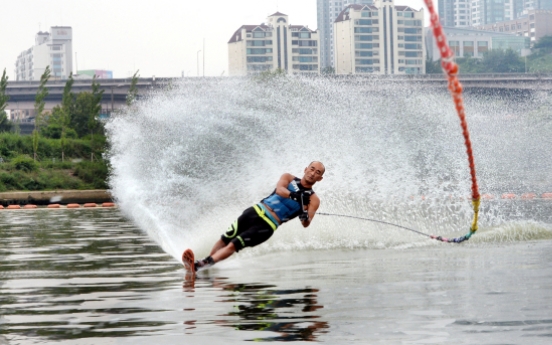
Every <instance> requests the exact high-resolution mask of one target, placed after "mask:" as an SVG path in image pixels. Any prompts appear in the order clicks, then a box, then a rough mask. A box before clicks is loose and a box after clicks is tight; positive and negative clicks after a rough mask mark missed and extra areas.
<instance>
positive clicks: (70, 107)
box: [58, 72, 75, 162]
mask: <svg viewBox="0 0 552 345" xmlns="http://www.w3.org/2000/svg"><path fill="white" fill-rule="evenodd" d="M74 82H75V80H74V79H73V72H71V73H69V79H67V82H66V83H65V87H64V89H63V96H62V98H61V112H60V114H59V120H58V123H59V125H60V126H61V138H60V143H61V161H62V162H63V161H65V149H66V148H67V147H66V146H67V140H66V138H67V129H68V127H69V124H70V122H71V115H72V114H73V112H74V110H75V95H74V94H73V93H72V92H71V89H72V88H73V83H74Z"/></svg>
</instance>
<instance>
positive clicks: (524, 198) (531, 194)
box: [521, 193, 537, 200]
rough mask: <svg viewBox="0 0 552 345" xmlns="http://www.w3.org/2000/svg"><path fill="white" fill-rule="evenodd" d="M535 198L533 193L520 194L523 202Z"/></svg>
mask: <svg viewBox="0 0 552 345" xmlns="http://www.w3.org/2000/svg"><path fill="white" fill-rule="evenodd" d="M536 196H537V194H535V193H523V194H521V198H522V199H523V200H531V199H535V197H536Z"/></svg>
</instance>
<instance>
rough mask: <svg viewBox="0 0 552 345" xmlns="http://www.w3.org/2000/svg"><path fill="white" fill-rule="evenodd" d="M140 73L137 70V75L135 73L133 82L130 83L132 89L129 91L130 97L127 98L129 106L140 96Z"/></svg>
mask: <svg viewBox="0 0 552 345" xmlns="http://www.w3.org/2000/svg"><path fill="white" fill-rule="evenodd" d="M138 72H140V70H137V71H136V73H134V75H133V76H132V80H131V81H130V88H129V89H128V95H127V98H126V104H127V105H131V104H132V103H134V101H135V100H136V96H138V78H140V75H139V74H138Z"/></svg>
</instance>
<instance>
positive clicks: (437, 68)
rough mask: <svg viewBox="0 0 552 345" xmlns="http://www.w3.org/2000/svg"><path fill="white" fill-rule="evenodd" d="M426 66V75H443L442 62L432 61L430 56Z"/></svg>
mask: <svg viewBox="0 0 552 345" xmlns="http://www.w3.org/2000/svg"><path fill="white" fill-rule="evenodd" d="M425 65H426V74H430V73H443V68H442V67H441V60H437V61H431V58H430V57H429V55H428V56H427V59H426V62H425Z"/></svg>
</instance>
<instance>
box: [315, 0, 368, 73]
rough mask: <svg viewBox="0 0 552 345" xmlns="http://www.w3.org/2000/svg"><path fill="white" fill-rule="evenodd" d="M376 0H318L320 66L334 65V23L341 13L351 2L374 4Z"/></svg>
mask: <svg viewBox="0 0 552 345" xmlns="http://www.w3.org/2000/svg"><path fill="white" fill-rule="evenodd" d="M373 3H374V0H356V1H355V0H317V1H316V10H317V22H318V33H319V35H320V66H321V68H327V67H333V65H334V55H333V47H334V33H333V23H334V21H335V19H336V18H337V16H338V15H339V13H341V11H343V9H344V8H345V7H347V6H348V5H351V4H359V5H372V4H373Z"/></svg>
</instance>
